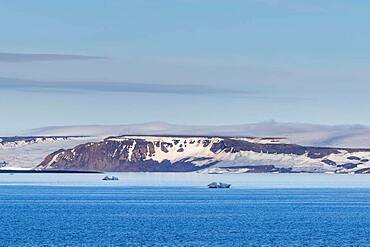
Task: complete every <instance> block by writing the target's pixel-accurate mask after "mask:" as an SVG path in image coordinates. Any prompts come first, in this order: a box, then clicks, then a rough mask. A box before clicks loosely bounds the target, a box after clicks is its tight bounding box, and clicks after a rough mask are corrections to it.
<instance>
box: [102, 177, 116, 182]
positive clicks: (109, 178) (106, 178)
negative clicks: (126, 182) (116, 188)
mask: <svg viewBox="0 0 370 247" xmlns="http://www.w3.org/2000/svg"><path fill="white" fill-rule="evenodd" d="M103 180H106V181H116V180H118V177H115V176H111V177H109V176H105V177H104V178H103Z"/></svg>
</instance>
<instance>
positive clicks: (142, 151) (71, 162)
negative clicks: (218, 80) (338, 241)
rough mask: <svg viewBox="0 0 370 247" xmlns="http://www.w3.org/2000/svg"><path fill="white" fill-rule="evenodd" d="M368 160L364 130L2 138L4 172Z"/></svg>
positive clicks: (277, 168)
mask: <svg viewBox="0 0 370 247" xmlns="http://www.w3.org/2000/svg"><path fill="white" fill-rule="evenodd" d="M253 136H255V137H253ZM369 154H370V128H368V127H366V126H361V125H338V126H335V125H334V126H329V125H314V124H297V123H278V122H274V121H270V122H262V123H255V124H244V125H228V126H187V125H173V124H168V123H163V122H152V123H144V124H132V125H111V126H105V125H96V126H60V127H45V128H40V129H33V130H29V131H25V132H23V133H21V136H16V137H0V169H38V170H43V169H67V170H99V171H196V172H199V173H244V172H281V173H282V172H326V173H367V172H368V169H369V167H370V164H369V159H370V155H369Z"/></svg>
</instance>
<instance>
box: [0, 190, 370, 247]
mask: <svg viewBox="0 0 370 247" xmlns="http://www.w3.org/2000/svg"><path fill="white" fill-rule="evenodd" d="M0 246H234V247H236V246H370V189H368V188H363V189H361V188H340V189H339V188H338V189H335V188H329V189H325V188H313V189H309V188H299V189H294V188H277V189H274V188H268V189H249V188H231V189H230V190H221V189H207V188H202V187H192V186H187V187H183V186H182V187H161V186H145V187H143V186H132V187H125V186H44V185H0Z"/></svg>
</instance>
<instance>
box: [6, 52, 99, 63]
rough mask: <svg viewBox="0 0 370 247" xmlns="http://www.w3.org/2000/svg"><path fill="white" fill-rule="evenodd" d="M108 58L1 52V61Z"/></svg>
mask: <svg viewBox="0 0 370 247" xmlns="http://www.w3.org/2000/svg"><path fill="white" fill-rule="evenodd" d="M95 59H106V58H105V57H99V56H86V55H76V54H52V53H6V52H0V62H11V63H19V62H41V61H64V60H95Z"/></svg>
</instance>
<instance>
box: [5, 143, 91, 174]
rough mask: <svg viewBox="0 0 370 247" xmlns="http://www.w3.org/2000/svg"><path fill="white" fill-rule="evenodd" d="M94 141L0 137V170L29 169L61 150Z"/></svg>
mask: <svg viewBox="0 0 370 247" xmlns="http://www.w3.org/2000/svg"><path fill="white" fill-rule="evenodd" d="M89 140H96V139H95V138H91V137H55V136H53V137H0V169H30V168H33V167H35V166H36V165H38V164H39V163H40V162H41V161H42V160H43V159H44V158H45V156H46V155H48V154H49V153H51V152H54V151H55V150H59V149H61V148H70V147H74V146H76V145H78V144H82V143H86V142H88V141H89Z"/></svg>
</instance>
